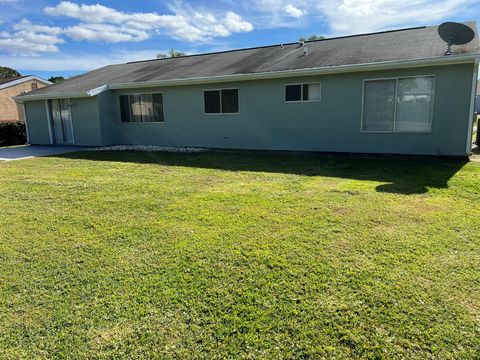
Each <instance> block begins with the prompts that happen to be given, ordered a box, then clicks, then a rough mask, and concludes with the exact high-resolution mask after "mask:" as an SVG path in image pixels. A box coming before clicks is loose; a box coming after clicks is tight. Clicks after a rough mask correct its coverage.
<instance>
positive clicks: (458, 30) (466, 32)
mask: <svg viewBox="0 0 480 360" xmlns="http://www.w3.org/2000/svg"><path fill="white" fill-rule="evenodd" d="M438 35H440V37H441V38H442V40H443V41H445V42H446V43H447V44H448V48H447V51H446V52H445V55H452V45H464V44H468V43H469V42H470V41H472V40H473V38H474V37H475V32H474V31H473V30H472V29H471V28H469V27H468V26H467V25H464V24H460V23H456V22H444V23H443V24H441V25H440V26H439V27H438Z"/></svg>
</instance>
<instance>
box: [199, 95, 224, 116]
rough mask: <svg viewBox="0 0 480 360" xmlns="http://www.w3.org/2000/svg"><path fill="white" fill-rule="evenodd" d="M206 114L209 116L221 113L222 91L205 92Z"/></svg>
mask: <svg viewBox="0 0 480 360" xmlns="http://www.w3.org/2000/svg"><path fill="white" fill-rule="evenodd" d="M203 99H204V102H205V112H206V113H207V114H219V113H220V90H212V91H205V92H204V93H203Z"/></svg>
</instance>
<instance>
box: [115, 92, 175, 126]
mask: <svg viewBox="0 0 480 360" xmlns="http://www.w3.org/2000/svg"><path fill="white" fill-rule="evenodd" d="M154 94H162V113H163V121H122V110H121V109H120V124H165V123H166V122H167V118H166V116H165V93H164V92H163V91H155V92H151V91H150V92H148V91H142V92H129V93H127V94H118V107H119V108H120V107H121V104H120V96H131V95H133V96H135V95H154ZM128 103H129V105H130V106H129V110H130V119H131V118H132V117H133V116H132V106H131V103H130V101H129V102H128Z"/></svg>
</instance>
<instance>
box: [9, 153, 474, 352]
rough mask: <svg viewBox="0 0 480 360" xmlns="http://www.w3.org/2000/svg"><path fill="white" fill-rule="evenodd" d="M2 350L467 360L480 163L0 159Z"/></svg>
mask: <svg viewBox="0 0 480 360" xmlns="http://www.w3.org/2000/svg"><path fill="white" fill-rule="evenodd" d="M0 209H1V215H2V216H1V217H0V358H62V357H63V358H72V359H80V358H115V357H116V358H118V357H126V358H152V357H158V358H252V359H253V358H266V359H273V358H311V359H317V358H321V357H326V358H341V359H343V358H362V357H363V358H388V359H391V358H421V359H425V358H440V359H449V358H478V357H479V356H480V162H477V163H475V162H471V163H467V162H466V161H462V160H458V159H457V160H454V159H432V158H430V159H428V158H381V157H378V158H361V157H348V156H327V155H313V154H294V153H290V154H274V153H254V152H207V153H197V154H164V153H141V152H84V153H73V154H67V155H64V156H63V157H62V156H60V157H58V156H57V157H50V158H42V159H32V160H24V161H14V162H3V163H0Z"/></svg>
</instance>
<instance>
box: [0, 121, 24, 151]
mask: <svg viewBox="0 0 480 360" xmlns="http://www.w3.org/2000/svg"><path fill="white" fill-rule="evenodd" d="M26 142H27V135H26V133H25V124H24V123H22V122H20V121H5V122H0V146H11V145H23V144H25V143H26Z"/></svg>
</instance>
